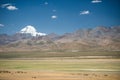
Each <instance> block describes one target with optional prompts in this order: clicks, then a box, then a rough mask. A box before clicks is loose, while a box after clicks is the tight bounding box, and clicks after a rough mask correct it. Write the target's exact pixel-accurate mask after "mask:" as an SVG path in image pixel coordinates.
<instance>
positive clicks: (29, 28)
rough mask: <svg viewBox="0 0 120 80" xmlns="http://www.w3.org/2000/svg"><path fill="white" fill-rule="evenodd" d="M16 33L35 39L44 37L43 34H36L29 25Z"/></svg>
mask: <svg viewBox="0 0 120 80" xmlns="http://www.w3.org/2000/svg"><path fill="white" fill-rule="evenodd" d="M18 33H20V34H29V35H31V36H34V37H36V36H45V35H46V34H45V33H40V32H37V31H36V29H35V28H34V27H33V26H31V25H28V26H26V27H25V28H23V29H21V30H20V31H19V32H18Z"/></svg>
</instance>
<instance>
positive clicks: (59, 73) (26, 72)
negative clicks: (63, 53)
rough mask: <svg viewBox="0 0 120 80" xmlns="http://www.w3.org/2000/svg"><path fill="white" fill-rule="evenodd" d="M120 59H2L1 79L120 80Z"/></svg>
mask: <svg viewBox="0 0 120 80" xmlns="http://www.w3.org/2000/svg"><path fill="white" fill-rule="evenodd" d="M119 75H120V59H63V58H62V59H59V58H58V59H56V58H50V59H42V60H7V59H3V60H2V59H1V60H0V80H120V76H119Z"/></svg>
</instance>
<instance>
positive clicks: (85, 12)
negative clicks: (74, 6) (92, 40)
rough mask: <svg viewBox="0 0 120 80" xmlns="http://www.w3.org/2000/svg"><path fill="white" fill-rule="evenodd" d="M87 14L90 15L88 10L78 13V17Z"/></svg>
mask: <svg viewBox="0 0 120 80" xmlns="http://www.w3.org/2000/svg"><path fill="white" fill-rule="evenodd" d="M88 14H90V11H89V10H84V11H80V15H88Z"/></svg>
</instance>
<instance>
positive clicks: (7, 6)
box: [1, 3, 18, 11]
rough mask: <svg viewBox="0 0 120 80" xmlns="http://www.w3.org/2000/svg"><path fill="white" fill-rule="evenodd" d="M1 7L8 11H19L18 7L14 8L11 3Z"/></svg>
mask: <svg viewBox="0 0 120 80" xmlns="http://www.w3.org/2000/svg"><path fill="white" fill-rule="evenodd" d="M1 7H2V8H6V9H7V10H10V11H14V10H18V8H17V7H16V6H13V5H12V4H10V3H6V4H2V5H1Z"/></svg>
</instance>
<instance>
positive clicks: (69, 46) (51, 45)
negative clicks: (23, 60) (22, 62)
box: [0, 25, 120, 52]
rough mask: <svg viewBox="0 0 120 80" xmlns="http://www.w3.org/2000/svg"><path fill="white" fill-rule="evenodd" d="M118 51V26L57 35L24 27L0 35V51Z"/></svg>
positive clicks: (119, 30)
mask: <svg viewBox="0 0 120 80" xmlns="http://www.w3.org/2000/svg"><path fill="white" fill-rule="evenodd" d="M31 50H32V51H33V50H41V51H46V50H50V51H51V50H57V51H91V50H92V51H98V50H99V51H105V50H106V51H118V50H120V26H114V27H103V26H102V27H96V28H91V29H79V30H77V31H75V32H72V33H65V34H63V35H57V34H55V33H51V34H45V33H40V32H37V30H36V29H35V28H34V27H33V26H30V25H29V26H26V27H25V28H23V29H21V30H20V31H19V32H17V33H15V34H14V35H11V36H10V35H7V34H0V51H1V52H2V51H31Z"/></svg>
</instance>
